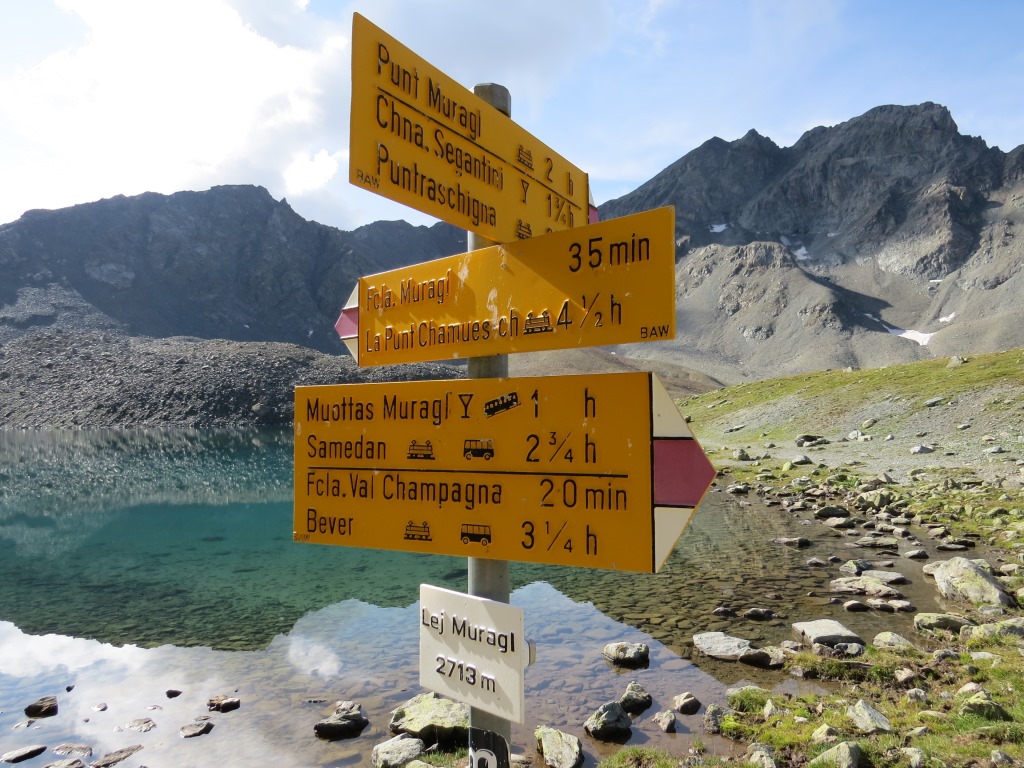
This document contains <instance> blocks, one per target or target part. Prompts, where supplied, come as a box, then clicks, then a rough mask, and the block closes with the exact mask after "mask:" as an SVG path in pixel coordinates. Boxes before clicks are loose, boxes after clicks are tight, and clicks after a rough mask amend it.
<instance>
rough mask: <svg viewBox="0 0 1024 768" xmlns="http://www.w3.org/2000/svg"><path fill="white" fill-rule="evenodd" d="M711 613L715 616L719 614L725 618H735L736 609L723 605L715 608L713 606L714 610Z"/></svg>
mask: <svg viewBox="0 0 1024 768" xmlns="http://www.w3.org/2000/svg"><path fill="white" fill-rule="evenodd" d="M712 613H713V614H714V615H715V616H721V617H723V618H727V619H735V618H736V611H734V610H733V609H732V608H728V607H726V606H724V605H720V606H718V607H717V608H715V610H713V611H712Z"/></svg>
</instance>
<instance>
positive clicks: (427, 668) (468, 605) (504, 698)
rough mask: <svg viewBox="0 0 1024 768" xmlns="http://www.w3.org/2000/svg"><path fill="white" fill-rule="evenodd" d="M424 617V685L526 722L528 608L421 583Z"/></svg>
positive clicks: (421, 645)
mask: <svg viewBox="0 0 1024 768" xmlns="http://www.w3.org/2000/svg"><path fill="white" fill-rule="evenodd" d="M419 618H420V685H422V686H423V687H424V688H427V689H429V690H432V691H436V692H437V693H440V694H442V695H444V696H448V697H450V698H452V699H455V700H456V701H461V702H463V703H464V704H469V705H470V706H471V707H475V708H477V709H481V710H483V711H485V712H489V713H491V714H492V715H497V716H498V717H502V718H504V719H506V720H511V721H513V722H516V723H522V722H523V718H524V715H523V709H524V708H525V703H524V699H525V697H524V689H525V685H524V683H523V670H525V669H526V667H527V666H528V665H529V664H530V661H531V658H530V647H529V644H528V643H527V642H526V638H525V637H524V636H523V635H524V629H523V626H524V618H523V609H522V608H514V607H512V606H510V605H508V604H507V603H499V602H496V601H494V600H488V599H486V598H483V597H474V596H473V595H465V594H462V593H461V592H453V591H452V590H450V589H441V588H440V587H432V586H430V585H429V584H421V585H420V613H419Z"/></svg>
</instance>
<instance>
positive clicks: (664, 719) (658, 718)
mask: <svg viewBox="0 0 1024 768" xmlns="http://www.w3.org/2000/svg"><path fill="white" fill-rule="evenodd" d="M651 719H652V720H654V724H655V725H657V726H658V728H659V729H661V732H662V733H675V732H676V715H675V712H672V711H671V710H667V709H666V710H665V711H664V712H659V713H658V714H656V715H655V716H654V717H653V718H651Z"/></svg>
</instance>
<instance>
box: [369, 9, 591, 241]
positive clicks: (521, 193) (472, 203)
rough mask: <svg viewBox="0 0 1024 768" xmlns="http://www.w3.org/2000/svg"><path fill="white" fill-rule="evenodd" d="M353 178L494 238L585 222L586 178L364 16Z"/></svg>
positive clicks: (400, 201)
mask: <svg viewBox="0 0 1024 768" xmlns="http://www.w3.org/2000/svg"><path fill="white" fill-rule="evenodd" d="M349 181H351V182H352V183H353V184H356V185H357V186H360V187H363V188H364V189H368V190H370V191H371V192H376V193H377V194H379V195H383V196H384V197H387V198H389V199H391V200H395V201H396V202H399V203H402V204H404V205H408V206H409V207H410V208H415V209H416V210H418V211H422V212H424V213H426V214H428V215H430V216H435V217H436V218H439V219H443V220H444V221H447V222H449V223H450V224H454V225H455V226H457V227H462V228H463V229H468V230H470V231H472V232H476V233H478V234H480V235H482V236H483V237H486V238H488V239H490V240H495V241H497V242H506V241H509V240H515V239H517V238H526V237H532V236H534V235H540V234H543V233H545V232H551V231H557V230H560V229H567V228H569V227H573V226H580V225H582V224H586V223H587V218H588V210H589V209H588V203H589V194H588V189H587V176H586V174H585V173H583V171H581V170H580V169H579V168H577V167H575V166H574V165H572V164H571V163H569V162H568V161H567V160H566V159H565V158H563V157H562V156H561V155H559V154H558V153H556V152H554V151H552V150H551V149H549V148H548V147H546V146H545V145H544V144H542V143H541V142H540V141H538V140H537V139H536V138H534V137H533V136H531V135H530V134H529V133H528V132H527V131H525V130H524V129H523V128H521V127H520V126H518V125H517V124H516V123H514V122H512V120H511V119H509V118H508V117H507V116H506V115H504V114H502V113H501V112H499V111H498V110H497V109H495V108H494V107H492V106H491V105H489V104H488V103H487V102H485V101H484V100H483V99H481V98H480V97H479V96H476V95H475V94H474V93H473V92H472V91H469V90H467V89H466V88H465V87H463V86H462V85H460V84H459V83H457V82H456V81H454V80H452V79H451V78H450V77H448V76H447V75H445V74H444V73H443V72H441V71H440V70H438V69H436V68H435V67H433V66H432V65H431V64H429V63H428V62H426V61H425V60H423V59H422V58H420V57H419V56H417V55H416V54H415V53H413V52H412V51H410V50H409V49H408V48H406V47H405V46H404V45H402V44H401V43H399V42H398V41H397V40H395V39H394V38H393V37H391V36H390V35H388V34H387V33H386V32H384V31H383V30H382V29H380V28H378V27H377V26H375V25H374V24H372V23H371V22H369V21H367V20H366V19H365V18H364V17H363V16H360V15H359V14H358V13H357V14H354V16H353V21H352V111H351V127H350V139H349Z"/></svg>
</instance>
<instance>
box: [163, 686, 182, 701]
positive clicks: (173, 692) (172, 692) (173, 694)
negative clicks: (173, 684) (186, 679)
mask: <svg viewBox="0 0 1024 768" xmlns="http://www.w3.org/2000/svg"><path fill="white" fill-rule="evenodd" d="M164 696H166V697H167V698H168V699H176V698H178V697H179V696H181V691H179V690H178V689H177V688H168V689H167V690H166V691H164Z"/></svg>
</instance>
